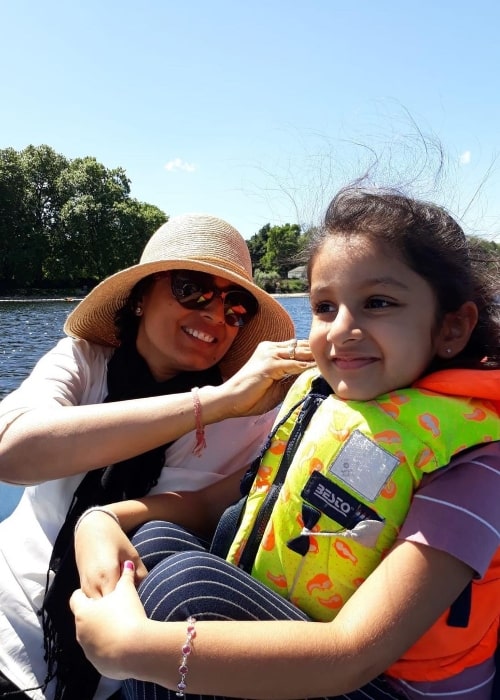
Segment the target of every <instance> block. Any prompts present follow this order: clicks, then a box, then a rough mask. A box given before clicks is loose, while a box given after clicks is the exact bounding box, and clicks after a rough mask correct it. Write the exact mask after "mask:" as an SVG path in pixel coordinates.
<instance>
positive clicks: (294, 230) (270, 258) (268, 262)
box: [260, 224, 300, 277]
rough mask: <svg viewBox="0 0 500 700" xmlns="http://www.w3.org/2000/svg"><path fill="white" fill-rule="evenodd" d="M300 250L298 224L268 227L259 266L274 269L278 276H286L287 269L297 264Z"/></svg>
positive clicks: (266, 269) (263, 268)
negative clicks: (264, 250) (264, 248)
mask: <svg viewBox="0 0 500 700" xmlns="http://www.w3.org/2000/svg"><path fill="white" fill-rule="evenodd" d="M299 250H300V226H299V225H298V224H285V225H284V226H272V227H271V228H270V229H269V236H268V239H267V246H266V252H265V254H264V255H263V257H262V258H261V261H260V267H261V269H262V270H264V271H271V270H276V271H277V272H278V274H279V276H280V277H286V276H287V273H288V270H291V269H292V268H293V267H295V266H296V265H297V255H298V252H299Z"/></svg>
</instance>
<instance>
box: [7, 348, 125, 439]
mask: <svg viewBox="0 0 500 700" xmlns="http://www.w3.org/2000/svg"><path fill="white" fill-rule="evenodd" d="M112 352H113V348H105V347H102V346H99V345H95V344H93V343H88V342H87V341H85V340H77V339H74V338H63V339H62V340H60V341H59V342H58V343H57V345H56V346H55V347H54V348H52V349H51V350H49V352H48V353H46V354H45V355H43V357H41V358H40V360H39V361H38V362H37V364H36V365H35V367H34V368H33V370H32V372H31V374H30V375H29V376H28V377H27V378H26V379H25V380H24V381H23V382H22V383H21V385H20V386H19V387H18V388H17V389H15V390H14V391H13V392H12V393H10V394H8V395H7V396H6V397H5V398H4V399H3V401H2V402H1V403H0V435H1V434H2V432H3V431H4V430H5V428H6V426H7V425H9V424H10V423H11V422H12V421H13V420H15V418H16V417H18V416H19V415H21V414H22V413H25V412H26V411H29V410H30V409H33V408H39V407H41V406H50V405H54V404H58V405H60V406H78V405H83V404H91V403H101V402H102V400H103V399H104V396H105V395H106V391H107V389H106V367H107V361H108V358H109V357H110V355H111V354H112Z"/></svg>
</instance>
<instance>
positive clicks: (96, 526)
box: [75, 467, 246, 598]
mask: <svg viewBox="0 0 500 700" xmlns="http://www.w3.org/2000/svg"><path fill="white" fill-rule="evenodd" d="M245 469H246V467H245ZM245 469H241V470H239V471H237V472H235V473H234V474H231V476H228V477H226V478H225V479H222V480H221V481H217V482H216V483H214V484H212V485H210V486H208V487H207V488H205V489H203V490H200V491H189V492H184V493H164V494H156V495H154V496H145V497H144V498H139V499H136V500H129V501H121V502H118V503H111V504H109V505H107V506H106V507H105V509H106V510H108V511H111V512H112V513H114V514H115V515H116V516H117V517H118V519H119V521H120V524H119V525H118V524H117V523H116V521H115V520H114V519H113V518H110V517H109V515H107V514H106V513H104V512H103V511H102V510H92V511H89V513H87V514H86V515H85V517H83V518H82V520H81V521H80V523H79V524H78V527H77V529H76V532H75V556H76V564H77V568H78V573H79V576H80V586H81V588H82V590H83V591H84V592H85V594H86V595H88V596H89V597H91V598H98V597H101V596H103V595H106V594H107V593H111V591H112V590H113V589H114V588H115V586H116V583H117V581H118V579H119V577H120V573H121V570H122V567H123V563H124V562H125V561H126V560H127V559H129V560H131V561H133V562H134V565H135V581H136V583H138V582H140V581H141V580H142V579H143V578H144V577H145V576H146V574H147V570H146V568H145V567H144V565H143V563H142V561H141V559H140V558H139V555H138V553H137V550H136V549H135V547H134V546H133V545H132V543H131V542H130V540H129V539H128V537H127V535H126V533H127V532H130V531H131V530H134V529H135V528H137V527H139V525H142V524H143V523H146V522H149V521H151V520H168V521H169V522H173V523H177V524H178V525H181V526H182V527H184V528H185V529H187V530H190V531H191V532H194V533H195V534H197V535H199V536H201V537H209V536H210V535H212V533H213V531H214V530H215V527H216V525H217V523H218V521H219V519H220V516H221V515H222V513H223V511H224V509H225V508H227V506H228V505H230V504H231V503H234V502H235V501H236V500H237V499H238V497H239V493H240V492H239V484H240V481H241V477H242V476H243V474H244V472H245Z"/></svg>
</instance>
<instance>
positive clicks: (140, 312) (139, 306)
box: [134, 304, 142, 316]
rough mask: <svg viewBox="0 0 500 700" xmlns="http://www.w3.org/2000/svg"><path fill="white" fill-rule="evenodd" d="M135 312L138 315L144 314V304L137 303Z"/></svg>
mask: <svg viewBox="0 0 500 700" xmlns="http://www.w3.org/2000/svg"><path fill="white" fill-rule="evenodd" d="M134 313H135V315H136V316H142V306H141V305H140V304H137V306H136V307H135V310H134Z"/></svg>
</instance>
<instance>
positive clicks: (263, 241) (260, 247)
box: [247, 224, 271, 270]
mask: <svg viewBox="0 0 500 700" xmlns="http://www.w3.org/2000/svg"><path fill="white" fill-rule="evenodd" d="M270 230H271V224H266V225H265V226H263V227H262V228H261V229H260V230H259V231H258V232H257V233H255V234H254V235H253V236H251V237H250V238H249V239H248V241H247V246H248V250H249V251H250V259H251V260H252V267H253V269H254V270H256V269H257V268H260V266H261V262H260V261H261V260H262V258H263V257H264V255H265V254H266V250H267V241H268V239H269V231H270Z"/></svg>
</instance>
